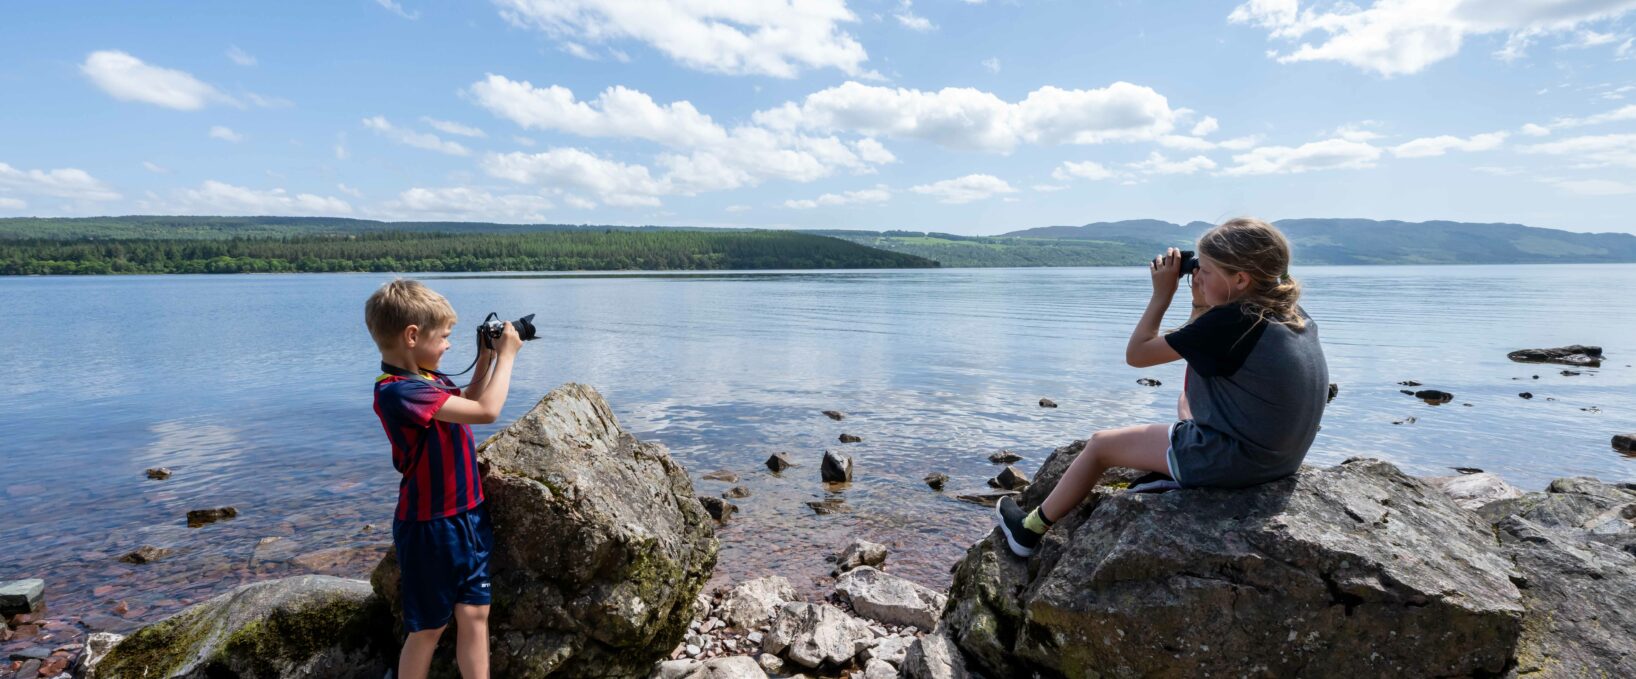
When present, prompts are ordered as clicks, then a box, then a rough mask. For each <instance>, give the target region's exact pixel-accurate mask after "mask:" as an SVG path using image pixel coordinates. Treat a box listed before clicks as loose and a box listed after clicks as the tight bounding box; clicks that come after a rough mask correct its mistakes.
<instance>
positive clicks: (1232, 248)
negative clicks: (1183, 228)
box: [1198, 217, 1307, 331]
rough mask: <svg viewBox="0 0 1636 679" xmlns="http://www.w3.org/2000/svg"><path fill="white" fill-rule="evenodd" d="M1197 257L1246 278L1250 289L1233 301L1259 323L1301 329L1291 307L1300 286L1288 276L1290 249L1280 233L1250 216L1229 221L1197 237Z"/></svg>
mask: <svg viewBox="0 0 1636 679" xmlns="http://www.w3.org/2000/svg"><path fill="white" fill-rule="evenodd" d="M1198 247H1199V255H1201V256H1204V257H1208V258H1210V261H1212V262H1215V263H1216V264H1219V265H1220V266H1221V268H1223V269H1226V270H1227V271H1229V272H1239V271H1242V272H1244V273H1246V274H1249V276H1250V287H1249V289H1248V290H1245V291H1244V295H1243V296H1242V297H1239V298H1238V300H1236V301H1237V302H1238V303H1239V304H1242V305H1243V307H1244V311H1245V312H1246V313H1249V314H1252V315H1254V316H1256V317H1257V319H1259V320H1260V321H1268V320H1271V321H1274V322H1277V323H1283V324H1284V325H1287V326H1289V327H1290V328H1291V329H1293V330H1297V331H1300V330H1305V329H1306V325H1307V323H1306V319H1305V318H1302V317H1301V313H1300V311H1298V310H1297V309H1296V307H1295V305H1296V302H1298V301H1300V299H1301V283H1300V281H1297V280H1295V279H1294V278H1292V277H1290V275H1289V265H1290V246H1289V239H1288V238H1285V237H1284V233H1283V232H1281V231H1279V230H1278V227H1275V226H1273V225H1271V224H1268V223H1266V222H1263V221H1261V220H1259V219H1255V218H1252V217H1238V218H1236V219H1229V220H1227V221H1226V222H1224V223H1222V225H1221V226H1217V227H1215V228H1213V229H1210V230H1209V231H1206V232H1205V234H1204V235H1203V236H1200V237H1199V246H1198Z"/></svg>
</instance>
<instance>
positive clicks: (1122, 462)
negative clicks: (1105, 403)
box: [1040, 424, 1170, 521]
mask: <svg viewBox="0 0 1636 679" xmlns="http://www.w3.org/2000/svg"><path fill="white" fill-rule="evenodd" d="M1169 448H1170V425H1167V424H1139V425H1136V426H1132V427H1121V428H1119V429H1104V430H1102V431H1099V432H1096V433H1095V434H1092V435H1091V440H1089V441H1087V442H1085V450H1084V451H1082V452H1080V454H1079V457H1076V458H1074V461H1073V462H1072V463H1071V464H1069V465H1068V471H1066V472H1063V474H1062V480H1060V481H1057V487H1056V488H1053V489H1051V495H1050V496H1049V497H1047V498H1045V502H1044V503H1042V504H1041V505H1040V512H1042V513H1043V514H1044V515H1045V518H1046V519H1048V520H1050V521H1057V520H1058V519H1061V518H1062V517H1064V516H1067V515H1068V512H1071V511H1073V509H1074V507H1078V506H1079V503H1080V502H1082V501H1084V500H1085V496H1087V495H1090V494H1091V488H1092V487H1093V486H1095V485H1096V481H1097V479H1100V478H1102V472H1104V471H1107V469H1108V467H1130V468H1132V469H1142V470H1146V471H1150V472H1164V473H1167V474H1168V473H1169V472H1170V465H1169V464H1168V462H1167V461H1166V460H1165V451H1166V450H1168V449H1169Z"/></svg>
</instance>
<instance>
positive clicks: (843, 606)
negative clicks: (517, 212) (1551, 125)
mask: <svg viewBox="0 0 1636 679" xmlns="http://www.w3.org/2000/svg"><path fill="white" fill-rule="evenodd" d="M837 414H839V413H837ZM831 417H833V416H831ZM1082 447H1083V442H1074V443H1071V444H1069V445H1066V446H1063V447H1060V448H1058V449H1056V450H1055V451H1053V452H1052V453H1051V455H1050V456H1049V457H1048V458H1047V459H1045V460H1044V461H1043V462H1042V463H1041V464H1040V465H1039V468H1038V470H1037V472H1036V473H1035V474H1034V476H1033V478H1032V479H1029V478H1028V477H1027V476H1026V475H1024V474H1023V473H1022V472H1021V471H1020V470H1017V469H1015V468H1011V467H1006V468H1003V469H1002V470H1001V474H999V475H997V476H996V478H995V480H994V483H993V484H992V485H995V486H996V487H997V488H999V489H1000V490H998V491H996V493H995V494H994V495H998V494H1001V493H1015V494H1016V496H1017V498H1018V500H1019V502H1020V503H1021V504H1022V505H1023V506H1024V507H1032V506H1035V505H1037V504H1038V503H1039V502H1040V501H1042V500H1043V499H1044V497H1045V496H1046V495H1047V494H1048V493H1049V492H1050V489H1051V488H1052V487H1054V486H1055V483H1056V480H1057V479H1058V478H1059V477H1060V475H1061V474H1062V472H1063V470H1065V469H1066V468H1067V465H1068V464H1069V463H1070V462H1071V461H1072V459H1073V458H1074V457H1075V456H1077V455H1078V454H1079V452H1080V450H1081V449H1082ZM832 457H833V458H834V459H833V460H826V463H825V464H822V465H808V466H806V467H801V466H796V467H794V468H786V470H785V471H784V472H783V473H785V474H790V473H810V474H811V475H812V476H813V482H814V483H815V484H817V483H820V482H821V480H822V479H821V478H820V477H821V476H822V477H825V478H830V477H834V476H838V475H842V474H844V475H846V476H850V475H851V474H852V473H854V468H853V466H852V460H851V459H850V458H848V457H845V456H840V455H835V456H832ZM480 459H481V462H482V465H483V479H484V484H485V486H484V487H485V489H486V490H487V491H488V494H489V502H490V507H491V514H492V515H493V517H494V520H495V532H496V547H495V552H494V556H493V558H494V561H493V571H494V574H495V576H494V588H495V598H494V609H493V613H492V617H491V621H490V625H491V632H492V636H491V648H492V662H493V668H494V676H496V677H544V676H569V677H643V676H648V677H664V678H667V679H668V678H688V679H702V678H710V677H715V678H740V677H755V678H760V677H796V676H801V677H841V676H850V677H865V678H869V679H875V678H880V677H894V676H905V677H940V678H941V677H951V678H952V677H972V676H986V677H1008V676H1044V677H1055V676H1063V677H1092V676H1111V677H1136V676H1150V675H1170V676H1183V675H1189V676H1190V675H1199V674H1204V673H1209V674H1215V675H1259V676H1334V675H1338V674H1347V673H1363V674H1365V675H1369V676H1382V675H1393V676H1434V675H1435V676H1473V677H1475V676H1488V677H1492V676H1523V675H1530V676H1548V677H1554V676H1636V654H1633V653H1632V651H1633V650H1636V484H1629V483H1604V482H1601V481H1598V480H1595V479H1589V478H1567V479H1559V480H1557V481H1555V482H1553V483H1552V484H1550V486H1549V487H1548V488H1546V489H1545V490H1544V491H1541V492H1523V491H1521V490H1520V489H1517V488H1515V487H1512V486H1510V485H1509V484H1507V483H1505V481H1504V480H1502V479H1500V478H1499V477H1498V476H1495V475H1493V474H1486V473H1482V472H1480V471H1478V470H1464V471H1469V472H1471V473H1462V474H1457V475H1452V476H1445V477H1431V478H1417V477H1412V476H1408V475H1406V474H1404V473H1403V472H1401V471H1399V470H1398V469H1397V468H1396V467H1394V466H1392V465H1391V464H1388V463H1386V462H1381V461H1378V460H1370V459H1352V460H1347V461H1346V462H1343V463H1341V464H1339V465H1336V466H1334V467H1328V468H1316V467H1306V468H1303V469H1302V470H1301V471H1300V472H1299V473H1298V474H1297V475H1295V476H1293V477H1290V478H1288V479H1284V480H1281V481H1278V482H1274V483H1270V484H1265V485H1262V486H1257V487H1254V488H1249V489H1242V490H1214V489H1203V490H1199V489H1187V490H1172V491H1169V492H1161V493H1138V492H1131V489H1130V486H1131V484H1132V482H1134V481H1138V480H1139V478H1138V475H1137V474H1135V473H1132V472H1130V471H1129V470H1119V469H1116V470H1112V471H1110V472H1109V473H1108V474H1107V475H1106V476H1105V477H1104V478H1103V480H1102V483H1101V484H1100V485H1099V486H1098V488H1097V489H1096V491H1095V492H1094V493H1093V495H1092V497H1091V498H1090V499H1088V500H1087V501H1086V502H1085V503H1083V504H1082V505H1081V506H1080V507H1079V508H1078V509H1076V510H1075V511H1074V512H1073V513H1072V514H1070V515H1069V516H1066V517H1063V518H1062V519H1061V520H1060V521H1059V522H1058V524H1057V525H1056V527H1054V528H1053V529H1052V531H1051V532H1050V533H1049V534H1048V535H1047V537H1046V540H1045V544H1044V545H1042V548H1041V550H1040V552H1039V553H1038V554H1037V555H1036V556H1034V557H1032V558H1030V559H1018V558H1015V557H1013V556H1012V555H1011V554H1009V552H1007V551H1006V549H1005V546H1004V544H1003V538H1001V537H999V536H998V534H997V533H996V534H991V535H990V536H989V537H987V538H985V539H983V540H980V541H978V542H977V543H976V544H974V545H972V546H971V547H970V549H969V550H968V551H967V553H966V555H965V557H964V558H962V559H960V560H959V561H958V562H957V563H955V564H953V572H954V580H953V585H952V586H951V587H950V588H949V589H948V590H947V591H938V590H934V589H932V588H928V587H925V586H923V585H922V584H920V583H916V582H913V581H911V580H909V579H906V578H903V577H899V576H898V575H895V574H893V572H892V568H891V565H892V564H891V562H892V557H891V555H890V554H889V553H888V550H887V548H886V547H884V546H882V545H878V544H874V543H871V542H869V541H868V540H867V538H868V537H869V536H860V537H862V538H865V539H861V540H856V541H854V542H852V543H851V544H848V545H836V547H837V550H836V554H835V556H834V562H835V563H834V565H833V574H834V576H835V582H834V586H833V589H832V590H831V591H828V592H826V593H825V594H824V595H821V596H811V595H809V596H801V595H798V594H797V592H796V589H795V588H794V587H792V586H791V583H790V582H788V581H787V580H786V579H785V578H783V577H781V576H779V575H776V574H769V575H767V576H765V577H760V578H755V579H750V580H746V581H744V582H739V583H734V584H732V585H730V586H723V587H718V588H716V589H714V590H713V591H705V583H706V581H707V580H709V578H710V575H711V573H712V571H713V569H714V568H715V565H716V553H717V548H718V545H717V541H716V537H715V527H716V526H717V525H718V522H719V521H731V520H732V519H731V516H732V512H731V509H730V508H731V506H732V505H731V503H730V502H729V501H728V499H724V498H721V497H716V496H707V497H704V498H701V497H699V496H698V495H697V494H696V492H695V489H694V487H693V483H692V481H691V480H690V479H689V477H688V474H687V472H686V470H684V469H682V468H681V467H680V466H679V465H678V464H676V463H675V462H674V461H673V460H672V459H671V458H670V456H669V454H668V452H667V451H666V450H665V449H664V448H663V447H662V446H659V445H657V444H654V443H651V442H643V441H639V440H637V439H636V438H635V437H632V436H630V435H629V434H627V433H625V432H624V431H623V430H622V429H621V428H620V426H619V424H618V423H617V421H616V420H615V419H614V416H613V414H612V412H611V410H610V409H609V407H608V405H607V403H606V402H604V401H603V399H602V397H601V396H600V395H599V394H597V393H596V392H595V391H594V390H592V389H590V388H589V387H585V386H582V385H572V384H571V385H566V386H564V387H561V388H559V389H557V390H555V391H552V392H551V393H550V394H548V395H546V396H545V397H544V398H542V399H541V400H540V401H539V403H538V404H536V406H535V407H534V408H533V409H532V410H530V411H529V413H528V414H526V415H525V416H523V417H522V418H520V419H519V420H518V421H517V422H515V423H513V424H512V425H511V426H509V427H508V428H506V429H505V430H503V431H501V432H500V433H498V434H496V435H495V436H493V437H490V439H489V440H487V441H485V442H484V443H483V445H482V447H481V450H480ZM786 461H787V460H786ZM994 461H995V463H996V464H1010V463H1012V462H1016V461H1017V456H1015V455H1014V454H1010V453H1004V454H1000V453H997V454H996V456H995V460H994ZM770 462H771V461H770ZM928 471H934V470H928ZM934 476H935V473H934ZM723 480H724V481H726V479H723ZM729 482H730V483H740V482H743V483H745V486H744V487H746V491H745V492H753V491H754V486H753V483H750V482H749V481H748V480H743V481H741V480H738V479H734V480H732V481H729ZM928 484H929V485H941V484H940V483H938V484H932V479H929V480H928ZM925 492H936V491H934V490H926V491H925ZM705 499H710V500H713V502H712V503H710V505H711V506H713V507H714V509H711V507H710V506H707V504H706V503H705V502H704V501H703V500H705ZM989 501H992V500H991V499H990V500H989ZM815 511H817V510H816V509H815ZM8 584H9V583H8ZM15 589H16V590H17V591H16V593H15V594H12V589H3V588H0V594H10V595H11V596H0V604H6V605H9V606H11V608H8V609H6V612H5V614H6V615H7V625H6V626H5V627H4V628H3V629H4V631H3V632H0V642H3V645H0V648H7V649H11V650H9V653H10V657H6V658H0V677H4V678H6V679H10V678H11V677H19V678H21V679H36V678H38V677H49V678H50V679H61V678H62V677H99V678H103V679H117V678H121V677H153V676H175V677H221V676H240V677H295V676H324V677H371V678H373V677H380V676H383V674H384V673H385V672H386V669H387V668H388V667H389V666H390V665H391V664H392V663H393V662H394V660H395V657H396V648H397V643H398V640H399V638H400V637H399V633H398V631H397V620H398V618H397V615H396V599H397V597H396V564H395V563H394V560H393V558H392V557H391V555H390V554H389V555H388V556H387V557H386V558H385V559H383V560H382V561H381V563H380V564H379V565H378V566H377V567H376V568H375V570H374V573H373V575H372V577H371V579H370V581H368V582H365V581H362V580H352V579H345V578H335V577H328V576H298V577H290V578H283V579H277V580H267V581H262V582H256V583H253V584H249V585H244V586H241V587H239V588H237V589H235V590H233V591H231V592H228V593H225V594H222V595H220V596H217V597H215V598H213V599H210V600H208V601H205V602H202V603H199V604H196V605H194V606H192V607H190V608H187V609H185V610H184V611H182V612H181V613H178V614H176V615H175V616H172V617H170V618H167V619H165V620H163V621H160V622H157V623H154V624H152V625H148V626H147V627H144V628H142V629H140V630H138V631H136V632H134V633H132V634H131V635H129V636H127V637H120V636H118V635H113V634H106V633H98V634H89V635H87V634H86V633H85V630H84V629H83V626H81V625H73V624H66V623H62V622H60V621H52V620H50V619H49V616H46V615H45V614H44V612H43V611H41V610H40V609H39V607H38V603H37V602H38V599H39V596H38V593H37V592H36V591H35V590H34V585H33V583H28V582H27V581H25V584H23V585H20V586H17V587H15ZM452 637H453V634H452V633H450V634H446V635H445V644H444V648H441V649H440V651H439V654H438V657H437V659H436V661H435V663H434V671H433V676H441V677H452V676H457V675H456V673H455V670H454V664H453V658H452V647H453V646H452V642H453V638H452ZM22 639H28V640H29V642H30V643H29V644H28V645H27V646H26V647H20V646H19V644H18V643H16V642H18V641H19V640H22Z"/></svg>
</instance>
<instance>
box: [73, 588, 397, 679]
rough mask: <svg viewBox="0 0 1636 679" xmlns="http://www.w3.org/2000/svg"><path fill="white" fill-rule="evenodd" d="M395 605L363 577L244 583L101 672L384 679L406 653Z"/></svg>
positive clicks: (158, 626)
mask: <svg viewBox="0 0 1636 679" xmlns="http://www.w3.org/2000/svg"><path fill="white" fill-rule="evenodd" d="M396 644H397V641H396V639H395V638H394V637H393V635H392V624H391V612H390V611H389V610H388V608H387V606H386V604H385V603H384V602H383V601H381V599H380V598H378V597H376V596H374V595H373V594H372V593H371V591H370V586H369V583H367V582H364V581H362V580H347V579H343V578H332V577H329V576H325V575H300V576H296V577H292V578H283V579H280V580H268V581H263V582H256V583H251V584H248V585H242V586H240V587H238V588H236V589H234V590H233V591H231V592H228V593H226V594H222V595H221V596H218V597H215V598H213V599H210V600H209V601H205V602H203V603H200V604H196V605H194V606H192V607H190V608H188V609H186V610H183V611H182V612H181V613H177V614H176V615H174V616H171V617H169V618H166V619H165V620H162V621H160V622H157V623H154V624H152V625H148V626H147V627H144V628H142V629H140V630H138V631H137V632H136V633H134V634H131V635H130V636H128V637H125V638H124V639H123V640H122V641H119V642H118V645H116V646H114V647H113V649H112V650H110V651H108V652H107V654H106V655H104V656H102V657H101V658H99V659H97V661H96V667H95V670H94V674H93V675H92V676H94V677H95V678H96V679H125V678H136V677H178V678H186V679H215V678H216V677H246V678H252V677H253V678H257V679H263V678H265V679H274V678H281V677H297V676H308V677H336V678H337V679H348V678H352V677H357V678H358V679H366V678H367V679H377V678H378V677H380V676H381V675H382V674H384V673H385V672H386V669H387V667H389V666H390V665H391V664H392V663H390V662H389V660H388V659H389V658H394V657H395V656H396Z"/></svg>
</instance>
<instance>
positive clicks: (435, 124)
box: [420, 116, 488, 139]
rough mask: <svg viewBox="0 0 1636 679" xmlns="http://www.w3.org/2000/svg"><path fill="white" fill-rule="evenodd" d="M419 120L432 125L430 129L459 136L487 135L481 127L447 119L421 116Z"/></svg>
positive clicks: (481, 136) (477, 136)
mask: <svg viewBox="0 0 1636 679" xmlns="http://www.w3.org/2000/svg"><path fill="white" fill-rule="evenodd" d="M420 122H423V123H426V124H427V125H430V126H432V129H434V130H437V131H439V132H442V133H444V134H453V135H458V136H461V137H476V138H479V139H481V138H485V137H487V136H488V134H486V133H484V132H483V131H482V130H481V129H478V128H475V127H472V126H470V125H462V124H460V123H456V122H452V121H448V120H438V119H437V118H429V117H426V116H421V117H420Z"/></svg>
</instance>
